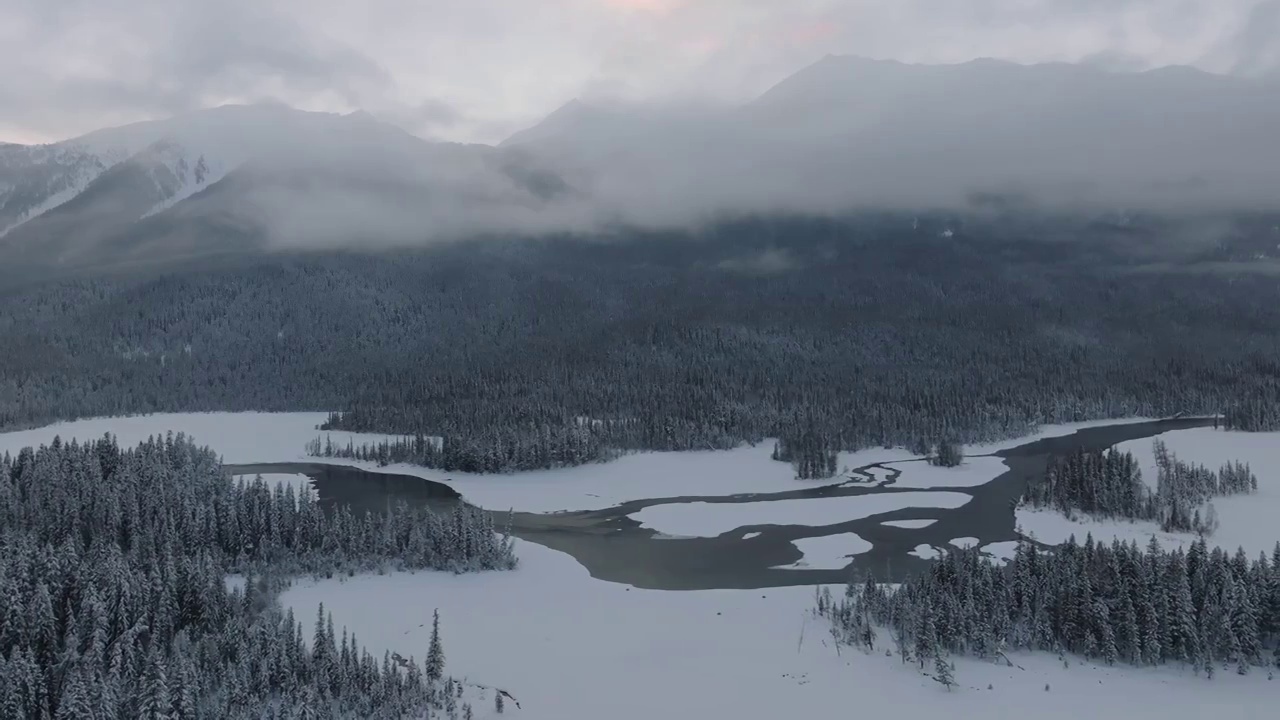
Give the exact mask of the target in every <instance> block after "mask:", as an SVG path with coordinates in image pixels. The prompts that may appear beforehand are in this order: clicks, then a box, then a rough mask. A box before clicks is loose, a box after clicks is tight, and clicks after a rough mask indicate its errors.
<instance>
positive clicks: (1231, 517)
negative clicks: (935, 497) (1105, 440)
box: [1017, 428, 1280, 557]
mask: <svg viewBox="0 0 1280 720" xmlns="http://www.w3.org/2000/svg"><path fill="white" fill-rule="evenodd" d="M1157 437H1158V438H1159V439H1160V440H1162V441H1163V442H1164V443H1165V445H1166V446H1167V447H1168V448H1169V451H1170V452H1171V453H1173V454H1174V455H1176V456H1177V457H1178V459H1179V460H1181V461H1183V462H1187V463H1194V464H1199V465H1204V466H1206V467H1208V468H1209V469H1210V470H1215V471H1216V470H1217V469H1218V468H1219V467H1221V466H1223V465H1225V464H1227V463H1229V462H1233V461H1237V460H1238V461H1240V462H1243V463H1247V464H1249V465H1250V466H1251V468H1252V470H1253V472H1254V474H1255V475H1257V476H1258V492H1256V493H1252V494H1249V495H1235V496H1229V497H1219V498H1214V499H1213V506H1214V508H1215V510H1216V511H1217V514H1218V522H1219V526H1218V529H1217V531H1216V532H1214V534H1213V535H1212V536H1211V537H1210V538H1209V540H1208V542H1209V544H1210V546H1219V547H1222V548H1223V549H1225V550H1227V551H1230V552H1235V550H1236V548H1240V547H1243V548H1244V549H1245V552H1246V553H1248V554H1249V556H1250V557H1256V556H1257V554H1258V553H1259V552H1265V553H1270V552H1271V551H1272V549H1273V548H1274V547H1275V544H1276V542H1277V541H1280V525H1277V524H1276V518H1277V517H1280V433H1246V432H1228V431H1225V430H1215V429H1213V428H1191V429H1188V430H1174V431H1171V432H1167V433H1164V434H1162V435H1159V436H1157ZM1154 440H1155V438H1146V439H1142V440H1130V441H1128V442H1124V443H1120V444H1119V445H1117V446H1116V448H1117V449H1119V450H1121V451H1123V452H1131V453H1133V455H1134V457H1136V458H1137V459H1138V466H1139V468H1141V470H1142V477H1143V480H1144V481H1145V482H1146V483H1147V484H1148V485H1149V486H1150V487H1152V488H1154V487H1155V483H1156V464H1155V454H1154V452H1153V451H1152V446H1153V442H1154ZM1017 516H1018V524H1019V525H1021V526H1022V528H1023V532H1024V533H1030V532H1034V533H1035V536H1036V539H1037V540H1040V541H1041V542H1048V543H1059V542H1064V541H1066V539H1067V537H1068V536H1070V535H1071V534H1073V533H1074V534H1075V536H1076V539H1077V540H1079V541H1081V542H1083V541H1084V537H1085V534H1086V533H1093V537H1094V540H1098V541H1103V542H1108V543H1109V542H1111V539H1112V538H1120V539H1121V540H1124V541H1128V540H1137V541H1138V542H1139V543H1140V544H1142V543H1146V542H1147V541H1148V540H1149V539H1150V538H1151V536H1152V535H1155V536H1156V539H1157V540H1159V541H1160V544H1161V545H1163V546H1165V547H1169V548H1172V547H1175V546H1187V545H1189V544H1190V543H1193V542H1195V539H1196V537H1195V535H1193V534H1190V533H1166V532H1163V531H1162V530H1160V527H1159V525H1157V524H1156V523H1154V522H1128V521H1125V520H1094V519H1091V518H1087V517H1085V516H1083V515H1082V516H1081V521H1079V522H1072V521H1071V520H1068V519H1066V518H1064V517H1062V516H1061V515H1059V514H1057V513H1052V512H1051V513H1043V512H1037V511H1030V510H1019V511H1018V514H1017Z"/></svg>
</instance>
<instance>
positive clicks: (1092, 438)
mask: <svg viewBox="0 0 1280 720" xmlns="http://www.w3.org/2000/svg"><path fill="white" fill-rule="evenodd" d="M1212 422H1213V421H1212V419H1204V418H1180V419H1173V420H1156V421H1151V422H1142V423H1129V424H1118V425H1106V426H1101V427H1095V428H1088V429H1085V430H1078V431H1076V432H1075V433H1073V434H1071V435H1064V436H1062V437H1055V438H1043V439H1039V440H1034V441H1030V442H1027V443H1025V444H1022V445H1018V446H1016V447H1012V448H1009V449H1007V450H1002V451H1000V452H998V453H995V456H996V457H999V458H1001V459H1002V460H1003V461H1004V463H1005V465H1006V467H1007V468H1008V470H1006V471H1005V472H1004V473H1002V474H1001V475H999V476H998V477H996V478H995V479H994V480H992V481H991V482H989V483H986V484H985V485H980V486H977V487H972V488H937V489H938V490H946V491H949V492H959V493H966V494H968V495H971V496H973V499H972V500H971V501H969V502H968V503H966V504H965V505H964V506H963V507H960V508H957V509H955V510H945V509H940V508H909V509H906V510H898V511H894V512H890V513H884V514H881V515H875V516H872V517H869V518H864V519H861V520H852V521H849V522H846V523H841V524H839V525H825V526H822V527H821V528H813V527H808V526H801V525H774V526H754V527H743V528H739V529H737V530H734V531H733V532H730V533H726V534H725V535H721V536H720V537H715V538H691V539H675V540H673V539H654V537H653V534H654V533H653V531H652V530H649V529H646V528H641V527H640V526H639V523H637V522H636V521H634V520H632V519H631V518H629V517H628V515H629V514H631V513H634V512H637V511H638V510H640V509H642V508H645V507H649V506H651V505H660V504H665V503H689V502H708V503H720V502H726V503H743V502H762V501H774V500H792V499H800V498H823V497H842V496H857V495H866V494H873V493H893V492H918V491H921V490H925V489H927V488H911V489H910V490H906V489H897V488H894V487H893V484H892V482H891V481H890V483H889V484H887V485H884V486H882V487H858V486H856V485H854V486H848V485H843V486H842V485H836V484H828V485H823V486H815V485H811V484H805V485H804V486H803V487H797V489H795V490H790V491H786V492H778V493H767V494H748V495H733V496H710V497H702V496H683V497H674V498H654V499H648V500H635V501H632V502H628V503H624V504H622V505H618V506H615V507H612V508H607V509H604V510H595V511H584V512H570V513H555V514H539V513H522V512H516V513H514V514H513V515H512V516H511V529H512V533H513V534H514V535H516V536H517V537H519V538H521V539H522V540H527V541H529V542H534V543H537V544H539V545H545V546H547V547H550V548H553V549H556V550H559V551H562V552H565V553H568V554H569V555H572V556H573V557H574V558H575V559H577V561H578V562H579V563H581V564H582V565H583V566H584V567H586V568H587V570H588V571H589V572H590V573H591V574H592V575H593V576H594V577H597V578H600V579H603V580H610V581H615V582H620V583H626V584H628V585H633V586H636V587H643V588H653V589H660V590H701V589H716V588H764V587H779V586H784V585H818V584H828V583H841V582H844V581H845V580H846V579H848V577H849V574H850V572H851V570H850V569H849V568H846V569H843V570H809V569H803V570H793V569H774V566H777V565H787V564H789V563H793V562H795V561H797V560H799V559H800V557H801V555H800V552H799V551H798V550H796V548H795V547H794V546H793V545H792V544H791V541H792V540H796V539H799V538H806V537H816V536H825V535H837V534H841V533H848V532H853V533H857V534H858V535H859V536H860V537H862V538H863V539H864V540H866V541H868V542H870V543H872V545H873V546H874V547H873V548H872V549H871V551H869V552H866V553H863V554H861V555H858V556H856V557H855V558H854V560H853V568H852V570H853V571H857V572H864V573H870V574H872V575H875V576H876V577H877V578H879V579H882V580H894V579H899V578H901V577H902V576H903V575H905V574H908V573H914V572H918V571H919V570H920V569H922V568H923V567H925V561H924V560H921V559H919V558H917V557H915V556H913V555H909V554H908V553H909V552H910V551H911V550H912V549H914V548H915V547H916V546H917V545H921V544H927V545H936V546H939V547H943V546H946V544H947V543H948V542H949V541H950V540H951V539H953V538H959V537H976V538H978V539H979V540H980V541H981V542H982V543H983V544H986V543H989V542H998V541H1003V540H1016V539H1018V536H1017V534H1016V533H1015V532H1014V516H1013V503H1014V502H1015V501H1016V499H1017V498H1018V497H1019V496H1021V494H1022V490H1023V488H1024V487H1025V486H1026V484H1027V482H1028V481H1029V480H1031V479H1033V478H1037V477H1039V476H1040V475H1041V474H1042V473H1043V472H1044V468H1045V464H1046V462H1047V461H1048V458H1049V457H1050V456H1051V455H1056V454H1062V453H1066V452H1069V451H1071V450H1074V449H1076V448H1085V449H1105V448H1108V447H1111V446H1112V445H1115V444H1117V443H1121V442H1125V441H1127V440H1135V439H1140V438H1146V437H1152V436H1155V435H1158V434H1160V433H1164V432H1168V431H1170V430H1181V429H1185V428H1192V427H1203V426H1205V425H1209V424H1212ZM867 467H873V466H867ZM228 469H229V470H230V471H232V472H233V473H235V474H253V473H300V474H304V475H306V476H308V477H310V478H311V479H312V484H313V485H314V487H315V489H316V492H317V493H318V495H319V497H320V501H321V502H322V503H324V504H326V505H333V504H343V503H345V504H349V505H351V506H352V507H353V508H355V509H356V510H357V511H363V510H370V511H374V512H380V511H382V510H384V509H386V508H387V507H388V505H389V504H391V503H396V502H400V501H404V502H407V503H409V504H411V505H424V504H425V505H429V506H432V507H436V508H447V507H449V505H450V504H452V503H457V502H461V499H460V497H459V495H458V493H457V492H456V491H455V490H454V489H453V488H451V487H449V486H448V485H445V484H443V483H438V482H432V481H430V480H424V479H422V478H417V477H413V476H409V475H395V474H389V473H377V472H368V471H365V470H360V469H358V468H352V467H346V466H341V465H326V464H319V463H275V464H263V465H232V466H228ZM865 469H866V468H860V470H865ZM601 472H608V468H607V466H605V467H602V469H601ZM797 484H798V485H799V484H800V482H799V481H797ZM926 518H929V519H936V520H937V522H935V523H933V524H932V525H930V526H929V527H926V528H920V529H914V530H913V529H906V528H895V527H888V526H885V525H883V524H882V523H883V522H884V521H886V520H913V519H926ZM506 519H507V518H506V513H505V512H504V513H502V514H501V515H500V516H499V518H498V520H499V524H500V525H501V524H504V523H505V522H506ZM751 532H758V533H760V535H758V536H756V537H753V538H751V539H749V540H744V539H743V535H745V534H747V533H751Z"/></svg>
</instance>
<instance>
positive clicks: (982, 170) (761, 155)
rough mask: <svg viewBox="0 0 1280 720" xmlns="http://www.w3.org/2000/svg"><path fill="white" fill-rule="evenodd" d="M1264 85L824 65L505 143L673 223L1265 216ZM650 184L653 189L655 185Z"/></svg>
mask: <svg viewBox="0 0 1280 720" xmlns="http://www.w3.org/2000/svg"><path fill="white" fill-rule="evenodd" d="M1278 126H1280V93H1277V92H1276V86H1275V83H1274V81H1272V80H1266V79H1257V78H1243V77H1235V76H1223V75H1213V74H1210V73H1205V72H1201V71H1199V70H1195V69H1192V68H1186V67H1168V68H1161V69H1157V70H1152V71H1148V72H1141V73H1121V72H1110V71H1105V70H1101V69H1098V68H1094V67H1089V66H1082V65H1069V64H1061V63H1057V64H1043V65H1029V66H1024V65H1017V64H1014V63H1009V62H1003V61H997V60H975V61H972V62H967V63H962V64H957V65H911V64H905V63H900V62H893V61H879V60H869V59H866V58H859V57H848V56H834V55H832V56H827V57H825V58H823V59H822V60H820V61H818V62H816V63H814V64H813V65H811V66H809V67H807V68H805V69H803V70H801V71H799V72H798V73H796V74H794V75H792V76H791V77H789V78H786V79H785V80H783V81H782V82H780V83H779V84H777V85H776V86H774V87H773V88H771V89H770V90H768V91H767V92H765V93H764V94H762V95H761V96H760V97H759V98H757V99H755V100H754V101H752V102H750V103H747V104H745V105H743V106H740V107H737V108H732V109H726V110H725V111H723V112H720V113H713V112H708V113H702V114H701V115H696V114H692V113H688V112H684V113H683V114H679V113H673V112H667V113H665V114H661V113H659V114H655V113H654V112H653V111H651V110H650V111H648V114H647V115H646V114H645V113H643V112H640V111H618V110H617V109H605V108H593V107H591V106H589V105H586V104H584V103H581V102H578V103H574V104H572V105H570V106H567V107H566V108H562V109H561V110H560V111H557V112H556V113H554V114H553V115H552V116H551V117H549V118H547V119H546V121H544V122H543V123H541V124H539V125H538V126H535V127H534V128H532V129H530V130H526V131H524V132H522V133H520V134H518V135H517V136H515V137H513V138H511V140H509V141H508V142H509V143H515V144H518V145H519V146H521V147H523V148H525V149H526V150H527V151H529V152H530V153H531V154H533V155H534V156H535V157H537V158H539V159H540V160H541V161H543V162H546V163H548V164H549V165H551V166H552V167H554V168H556V169H557V170H559V171H562V172H566V173H574V176H575V177H576V178H590V181H591V182H590V184H586V185H582V186H581V187H582V188H583V190H584V191H587V192H592V193H595V194H597V195H599V196H601V198H602V201H604V202H606V203H613V204H616V205H617V206H618V207H620V208H623V209H624V210H628V209H629V210H631V211H632V214H634V215H636V216H643V215H644V214H645V213H648V212H650V211H653V209H654V208H659V209H660V210H661V211H662V212H664V213H666V214H667V215H668V216H670V217H673V218H679V217H685V218H696V217H698V216H699V215H701V214H705V213H708V212H725V211H729V212H733V211H737V212H759V211H767V210H770V209H774V210H791V211H807V210H808V211H838V210H841V209H848V208H850V207H854V206H859V205H864V206H866V205H870V206H877V207H883V206H886V205H889V206H912V207H918V206H922V205H939V204H942V205H954V204H964V203H966V202H967V199H968V198H969V197H971V196H973V195H974V194H988V195H989V194H992V193H997V194H1020V195H1025V196H1029V197H1033V198H1035V199H1038V200H1041V201H1044V202H1051V203H1052V202H1058V203H1069V204H1072V205H1078V204H1091V205H1102V206H1110V207H1116V206H1120V207H1125V206H1147V207H1151V208H1153V209H1169V208H1170V207H1176V208H1179V209H1182V208H1188V209H1197V208H1200V209H1203V208H1220V207H1222V206H1225V205H1232V206H1236V207H1244V208H1253V207H1255V206H1258V205H1268V204H1274V202H1275V198H1274V188H1275V187H1277V186H1278V184H1280V143H1276V142H1274V130H1273V129H1272V128H1274V127H1278ZM655 178H657V179H661V180H662V181H663V182H661V183H655V182H654V179H655Z"/></svg>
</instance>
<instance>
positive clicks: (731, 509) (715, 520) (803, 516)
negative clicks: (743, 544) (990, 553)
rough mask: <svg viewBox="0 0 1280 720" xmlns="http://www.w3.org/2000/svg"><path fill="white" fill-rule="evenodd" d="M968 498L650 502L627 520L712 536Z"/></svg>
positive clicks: (921, 495)
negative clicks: (753, 527)
mask: <svg viewBox="0 0 1280 720" xmlns="http://www.w3.org/2000/svg"><path fill="white" fill-rule="evenodd" d="M972 499H973V498H972V497H971V496H969V495H965V494H964V493H952V492H905V493H883V494H873V495H861V496H856V497H830V498H812V499H808V498H806V499H802V500H774V501H760V502H745V503H708V502H690V503H667V504H664V505H650V506H649V507H646V508H644V509H642V510H639V511H638V512H635V513H632V514H631V518H632V519H634V520H636V521H638V522H639V523H640V524H641V525H643V526H645V527H649V528H653V529H654V530H657V531H658V532H661V533H666V534H668V535H695V536H697V537H716V536H719V535H723V534H724V533H727V532H729V531H731V530H734V529H736V528H740V527H747V526H751V525H806V526H809V527H819V526H823V525H836V524H839V523H842V522H848V521H850V520H860V519H862V518H867V517H871V516H873V515H879V514H881V513H887V512H893V511H895V510H904V509H906V508H947V509H954V508H958V507H960V506H961V505H964V504H965V503H967V502H969V501H970V500H972Z"/></svg>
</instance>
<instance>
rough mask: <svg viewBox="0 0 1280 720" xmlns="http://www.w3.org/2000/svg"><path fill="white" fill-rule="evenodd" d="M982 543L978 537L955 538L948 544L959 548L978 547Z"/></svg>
mask: <svg viewBox="0 0 1280 720" xmlns="http://www.w3.org/2000/svg"><path fill="white" fill-rule="evenodd" d="M981 542H982V541H981V540H979V539H978V538H976V537H961V538H953V539H952V540H951V541H950V542H949V543H948V544H949V545H954V546H956V547H958V548H967V547H977V546H978V544H979V543H981Z"/></svg>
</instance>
